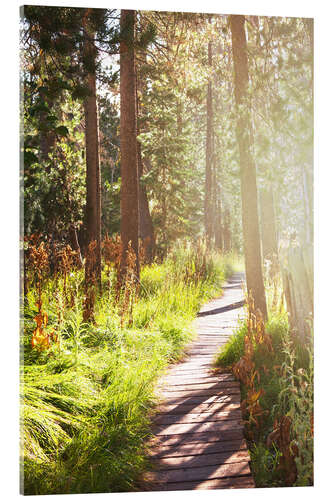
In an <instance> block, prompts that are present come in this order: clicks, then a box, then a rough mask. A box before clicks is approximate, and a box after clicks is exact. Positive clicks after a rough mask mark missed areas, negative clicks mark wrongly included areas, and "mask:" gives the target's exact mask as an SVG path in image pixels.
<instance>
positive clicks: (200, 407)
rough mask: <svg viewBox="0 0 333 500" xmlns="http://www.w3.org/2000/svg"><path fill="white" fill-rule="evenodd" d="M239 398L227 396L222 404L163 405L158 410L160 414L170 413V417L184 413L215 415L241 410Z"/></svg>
mask: <svg viewBox="0 0 333 500" xmlns="http://www.w3.org/2000/svg"><path fill="white" fill-rule="evenodd" d="M238 399H239V398H238V396H225V399H224V400H223V402H220V403H205V402H204V403H202V404H200V403H199V404H186V403H183V404H169V405H168V404H163V405H160V406H159V407H158V409H157V412H158V413H168V414H169V415H179V414H180V415H184V413H190V412H193V413H204V412H209V413H213V412H215V411H224V412H227V411H232V410H234V409H236V408H239V401H238Z"/></svg>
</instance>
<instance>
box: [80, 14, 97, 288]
mask: <svg viewBox="0 0 333 500" xmlns="http://www.w3.org/2000/svg"><path fill="white" fill-rule="evenodd" d="M89 10H90V9H88V12H87V13H86V16H85V19H84V30H85V40H84V49H83V50H84V55H85V57H86V58H88V59H89V60H90V62H91V63H92V64H95V58H96V47H95V44H94V41H93V37H94V33H92V32H91V30H90V29H89V20H88V15H89ZM86 84H87V87H88V89H89V91H90V95H89V96H88V97H86V99H85V101H84V113H85V141H86V169H87V175H86V189H87V191H86V213H85V216H86V248H87V247H88V245H89V244H90V243H91V242H93V241H96V249H95V263H94V265H93V266H91V263H90V265H88V266H87V262H86V279H88V280H90V279H91V278H92V276H90V274H91V272H92V273H93V274H94V279H95V280H96V282H97V283H98V284H100V283H101V175H100V165H99V140H98V118H97V101H96V72H95V70H93V71H89V72H88V74H87V76H86ZM86 253H87V252H86ZM87 273H88V274H89V276H88V275H87Z"/></svg>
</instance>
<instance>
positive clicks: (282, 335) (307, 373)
mask: <svg viewBox="0 0 333 500" xmlns="http://www.w3.org/2000/svg"><path fill="white" fill-rule="evenodd" d="M266 332H267V333H268V334H269V335H270V337H271V341H272V346H273V352H272V353H271V352H268V351H267V350H266V349H262V348H261V347H260V345H259V346H258V345H254V353H253V356H252V361H253V362H254V367H255V368H254V369H255V370H257V371H258V372H259V374H260V379H258V378H255V386H254V389H255V390H256V391H258V390H259V389H262V390H263V394H262V395H261V396H260V399H259V402H260V406H261V407H262V409H263V410H264V411H265V412H266V414H265V416H264V417H263V418H262V419H261V421H260V426H259V427H258V428H257V427H255V426H254V425H252V426H247V429H246V434H247V436H248V445H249V450H250V455H251V468H252V472H253V475H254V479H255V483H256V486H257V487H274V486H285V485H286V484H285V475H284V472H283V470H281V469H280V468H279V467H278V465H279V458H280V455H281V453H280V451H279V450H278V448H277V447H276V446H275V445H274V443H273V444H272V445H271V446H270V447H269V448H268V447H267V437H268V435H269V434H270V433H271V432H272V430H273V425H274V421H275V419H279V418H280V417H282V416H284V415H288V416H290V417H291V419H292V426H291V440H292V442H293V443H295V444H297V446H298V448H299V457H296V459H295V462H296V465H297V471H298V478H297V481H296V483H295V484H296V485H301V486H306V485H311V484H312V482H313V439H312V437H311V430H310V429H311V423H310V417H311V415H312V414H313V369H312V354H311V353H312V349H311V345H309V344H308V345H304V343H302V342H299V341H298V340H297V338H293V340H291V338H290V334H289V327H288V321H287V316H286V314H285V312H283V311H282V312H281V313H278V312H277V311H274V313H271V314H270V315H269V320H268V322H267V323H266ZM246 334H247V325H246V323H245V322H244V323H243V324H241V325H240V327H239V329H238V331H237V332H236V334H235V335H234V336H233V337H231V338H230V339H229V341H228V343H227V344H226V345H225V346H224V347H223V348H222V350H221V352H220V353H219V354H218V357H217V360H216V365H217V366H219V367H221V368H224V369H231V367H232V365H233V364H235V363H236V362H237V361H238V360H239V359H240V358H241V357H242V356H243V354H244V337H245V335H246ZM246 394H247V387H246V386H244V384H241V395H242V400H244V399H246ZM244 416H245V418H246V415H244Z"/></svg>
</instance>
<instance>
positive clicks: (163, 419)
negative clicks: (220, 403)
mask: <svg viewBox="0 0 333 500" xmlns="http://www.w3.org/2000/svg"><path fill="white" fill-rule="evenodd" d="M241 418H242V412H241V411H240V409H239V408H237V409H235V410H232V411H226V412H223V411H217V412H215V413H211V412H205V413H185V414H184V415H179V414H178V415H170V414H169V413H160V414H159V415H158V416H157V417H156V418H155V419H154V423H155V424H161V425H170V424H175V423H179V424H185V423H191V422H216V421H221V420H241Z"/></svg>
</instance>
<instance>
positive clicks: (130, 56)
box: [120, 10, 140, 282]
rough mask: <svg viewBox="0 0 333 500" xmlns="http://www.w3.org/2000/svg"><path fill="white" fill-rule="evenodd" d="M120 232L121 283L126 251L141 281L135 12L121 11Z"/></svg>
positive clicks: (124, 272)
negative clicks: (132, 259)
mask: <svg viewBox="0 0 333 500" xmlns="http://www.w3.org/2000/svg"><path fill="white" fill-rule="evenodd" d="M120 27H121V33H122V37H121V42H120V154H121V199H120V212H121V222H120V232H121V241H122V245H123V250H122V257H121V266H120V281H121V282H122V281H123V279H124V278H125V276H126V273H127V270H128V269H127V250H128V248H129V245H131V247H132V250H133V252H134V254H135V264H134V269H133V270H132V271H133V272H134V274H135V276H136V278H137V280H139V276H140V264H139V179H138V154H137V108H136V73H135V51H134V46H133V45H134V27H135V11H134V10H122V11H121V16H120Z"/></svg>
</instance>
